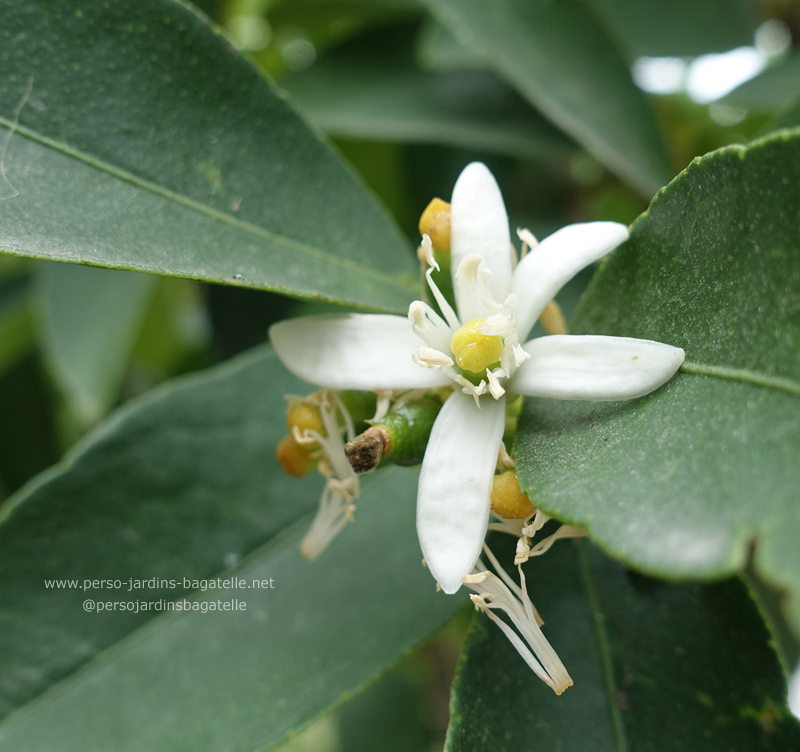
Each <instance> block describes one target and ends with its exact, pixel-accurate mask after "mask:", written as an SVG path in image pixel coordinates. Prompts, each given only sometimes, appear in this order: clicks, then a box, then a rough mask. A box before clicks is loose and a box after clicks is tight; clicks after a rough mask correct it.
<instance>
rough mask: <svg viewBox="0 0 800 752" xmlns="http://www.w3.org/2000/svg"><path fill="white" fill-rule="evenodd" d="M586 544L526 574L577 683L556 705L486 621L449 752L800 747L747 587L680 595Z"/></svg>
mask: <svg viewBox="0 0 800 752" xmlns="http://www.w3.org/2000/svg"><path fill="white" fill-rule="evenodd" d="M580 548H581V550H580V551H576V550H575V548H574V547H572V546H570V545H569V544H563V543H559V544H556V546H555V547H554V548H553V549H551V550H550V551H549V552H548V553H547V554H545V555H544V556H542V557H541V558H540V559H535V560H533V561H532V562H530V563H529V564H527V565H526V567H527V570H526V571H527V572H528V576H529V577H530V580H529V582H532V584H530V585H529V591H530V592H531V596H532V599H533V602H534V604H535V605H536V607H537V608H538V609H539V611H540V613H541V615H542V618H543V619H544V622H545V624H544V631H545V633H546V634H547V635H548V637H549V639H550V641H551V642H552V643H553V645H554V647H555V648H556V650H557V651H558V654H559V656H560V657H561V659H562V660H563V661H564V663H565V664H566V666H567V668H568V670H569V672H570V674H571V676H572V678H573V680H574V682H575V684H574V686H572V687H570V688H569V689H568V690H567V691H566V692H565V693H564V694H563V695H561V696H560V697H556V696H555V695H554V694H553V692H552V691H551V690H550V689H549V688H548V687H547V686H545V685H544V684H543V683H542V682H540V681H539V680H538V679H537V678H536V677H535V675H534V674H533V673H532V672H531V670H530V669H529V668H528V667H527V666H526V665H525V664H524V663H523V661H522V660H521V659H520V657H519V655H518V654H517V653H516V651H515V650H514V648H513V647H511V645H510V643H508V641H507V640H506V638H505V637H504V636H503V634H502V633H501V632H500V630H499V629H497V627H495V626H494V625H493V624H492V623H491V622H490V621H489V620H488V619H487V618H485V617H481V618H478V619H476V620H475V622H474V623H473V626H472V629H471V631H470V634H469V636H468V638H467V642H466V645H465V649H464V653H463V655H462V660H461V664H460V667H459V673H458V675H457V677H456V681H455V687H454V698H453V706H452V721H451V726H450V730H449V732H448V744H447V746H446V749H447V750H450V751H452V752H455V751H456V750H457V751H458V752H489V750H491V752H512V751H513V750H520V749H558V750H561V751H562V752H582V751H583V750H588V749H591V750H592V752H618V751H619V750H625V749H629V750H637V752H638V751H639V750H647V751H648V752H649V751H651V750H652V752H658V751H660V750H677V749H691V750H692V751H693V752H717V751H718V750H723V749H724V750H730V751H731V752H733V751H734V750H735V751H736V752H739V751H741V752H749V751H750V750H756V749H758V750H765V751H766V750H770V752H778V751H779V750H785V751H786V752H789V750H793V749H796V748H797V745H798V744H800V724H798V721H797V720H796V719H794V718H793V717H792V716H791V715H790V714H789V711H788V709H787V708H786V707H785V691H786V688H785V680H784V678H783V676H782V674H781V670H780V666H779V665H778V661H777V659H776V657H775V655H774V653H773V652H772V651H771V649H770V647H769V645H768V640H769V635H768V633H767V630H766V629H765V627H764V624H763V622H762V621H761V618H760V616H759V614H758V611H757V609H756V607H755V605H754V604H753V602H752V601H751V600H750V599H749V598H748V596H747V591H746V590H745V588H744V586H743V585H742V584H741V582H739V581H737V580H731V581H729V582H725V583H722V584H718V585H710V586H699V585H667V584H664V583H658V582H655V581H653V580H647V579H645V578H644V577H641V576H639V575H636V574H633V573H631V572H627V571H626V570H625V569H624V568H623V567H621V566H620V565H619V564H616V563H614V562H611V561H609V560H608V559H606V558H605V557H603V556H602V555H600V554H599V553H598V552H597V551H596V550H591V549H589V547H588V546H586V545H584V546H581V547H580ZM512 557H513V553H512V551H511V550H509V552H508V558H509V559H511V558H512Z"/></svg>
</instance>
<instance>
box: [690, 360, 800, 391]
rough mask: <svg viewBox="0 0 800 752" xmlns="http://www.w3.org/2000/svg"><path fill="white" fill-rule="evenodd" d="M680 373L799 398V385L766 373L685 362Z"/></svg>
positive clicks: (790, 380)
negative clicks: (748, 385) (750, 386)
mask: <svg viewBox="0 0 800 752" xmlns="http://www.w3.org/2000/svg"><path fill="white" fill-rule="evenodd" d="M681 371H683V372H684V373H690V374H692V375H695V376H710V377H712V378H717V379H725V380H726V381H738V382H740V383H742V384H751V385H753V386H760V387H763V388H765V389H774V390H776V391H779V392H785V393H786V394H791V395H792V396H793V397H800V383H799V382H797V381H793V380H792V379H784V378H781V377H780V376H770V375H769V374H766V373H759V372H758V371H751V370H749V369H747V368H728V367H727V366H711V365H706V364H703V363H692V362H691V361H686V362H685V363H684V364H683V365H682V366H681Z"/></svg>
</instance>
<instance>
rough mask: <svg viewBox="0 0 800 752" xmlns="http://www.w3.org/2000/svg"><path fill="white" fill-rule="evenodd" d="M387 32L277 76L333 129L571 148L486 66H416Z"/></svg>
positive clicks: (472, 143) (529, 150) (506, 149)
mask: <svg viewBox="0 0 800 752" xmlns="http://www.w3.org/2000/svg"><path fill="white" fill-rule="evenodd" d="M386 36H387V32H386V30H382V33H381V35H380V36H378V37H374V38H373V39H372V40H369V41H371V42H373V43H372V44H362V45H361V46H359V47H355V48H349V49H346V50H342V51H338V52H336V53H332V54H330V55H328V56H326V57H325V58H323V59H322V60H321V61H320V62H318V63H317V64H315V65H314V66H313V67H311V68H310V69H309V70H308V71H306V72H304V73H301V74H298V75H296V76H293V77H291V78H288V79H285V80H284V81H283V82H282V84H283V86H285V87H286V89H287V90H288V91H289V94H290V95H291V96H292V98H293V99H294V100H295V101H296V102H297V103H298V104H299V105H300V107H301V108H302V109H303V110H304V111H305V112H306V113H307V114H308V116H309V118H310V119H311V120H312V121H313V122H314V123H315V124H316V125H317V126H318V127H320V128H321V129H322V130H324V131H325V132H326V133H329V134H331V135H334V136H346V137H349V138H370V139H376V140H390V141H400V142H404V143H409V142H422V143H438V144H444V145H447V146H459V147H463V148H468V149H478V150H484V151H488V152H499V153H505V154H511V155H514V154H523V155H534V156H543V155H551V154H553V153H554V152H555V153H558V152H559V151H562V152H563V151H565V150H567V149H568V148H569V144H570V142H569V141H568V140H567V139H566V138H564V137H563V136H562V135H561V134H560V133H559V132H558V131H557V130H555V129H554V128H553V127H552V126H551V125H550V124H549V123H548V122H547V121H545V120H544V119H542V118H541V117H540V116H539V115H538V113H536V112H535V110H533V109H532V108H531V107H530V106H529V105H528V104H526V103H525V102H524V101H523V100H522V99H521V98H520V97H519V96H518V95H517V94H516V93H515V92H514V91H513V90H512V89H510V88H509V87H508V86H506V84H504V83H503V82H502V81H501V80H500V79H499V78H497V77H496V76H495V75H493V74H492V73H490V72H488V71H458V72H448V73H432V72H429V71H424V70H421V69H420V68H417V67H416V66H415V65H414V62H413V56H412V50H411V45H409V44H400V45H397V44H394V45H393V44H391V43H390V44H388V45H387V39H386ZM401 41H403V40H401ZM376 43H380V47H379V48H377V49H376V47H377V46H378V45H377V44H376ZM387 47H388V49H387ZM395 47H397V48H399V49H394V48H395Z"/></svg>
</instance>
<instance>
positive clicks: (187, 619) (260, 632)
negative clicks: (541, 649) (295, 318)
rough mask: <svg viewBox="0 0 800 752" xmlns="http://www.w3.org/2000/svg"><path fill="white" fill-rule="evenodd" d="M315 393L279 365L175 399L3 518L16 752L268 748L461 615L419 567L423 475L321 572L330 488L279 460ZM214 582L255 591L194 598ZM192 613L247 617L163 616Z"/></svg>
mask: <svg viewBox="0 0 800 752" xmlns="http://www.w3.org/2000/svg"><path fill="white" fill-rule="evenodd" d="M302 389H303V387H302V385H300V384H299V382H298V381H297V380H296V379H294V377H291V376H289V375H288V374H287V373H286V372H285V371H284V369H283V367H282V366H281V365H280V364H279V363H278V361H277V359H276V358H275V357H274V356H273V355H272V353H271V352H269V351H266V350H264V349H261V350H258V351H255V352H251V353H249V354H248V355H246V356H242V357H240V358H237V359H235V360H234V361H232V362H231V363H229V364H227V365H224V366H222V367H220V368H216V369H213V370H212V371H210V372H209V373H207V374H201V375H198V376H192V377H188V378H185V379H182V380H180V381H177V382H175V383H168V384H165V385H164V386H162V387H160V388H158V389H157V390H155V391H154V392H153V393H152V395H151V396H149V397H146V398H144V399H142V400H137V401H134V402H132V403H129V405H128V406H127V407H126V408H124V409H122V410H120V411H118V412H117V413H116V414H114V416H113V417H112V418H110V419H109V420H108V421H107V422H106V423H104V424H102V425H101V427H99V428H98V429H96V431H95V432H94V433H93V435H92V436H91V437H90V438H89V439H88V440H87V441H86V442H85V443H84V444H83V446H81V447H79V448H78V449H77V450H76V451H75V452H73V453H72V454H71V455H70V456H69V457H68V458H67V459H66V460H65V462H64V463H63V464H61V465H59V466H56V467H55V468H54V469H53V470H51V471H49V472H48V473H45V474H44V475H43V476H40V478H39V479H38V480H37V481H35V482H34V483H32V484H29V486H28V487H27V488H25V489H23V491H21V492H20V493H19V494H18V495H17V496H16V497H12V498H11V499H10V500H9V501H8V502H7V504H6V507H5V508H4V509H5V515H6V517H5V519H4V521H3V523H2V525H0V627H2V628H1V629H0V656H1V659H0V666H2V668H0V710H2V715H3V716H5V717H4V719H3V721H2V722H0V750H12V749H13V750H15V751H16V752H21V750H34V749H37V750H41V749H46V748H53V747H54V746H55V747H57V748H58V749H61V750H68V749H75V750H82V751H83V752H88V750H108V749H114V750H117V751H118V752H122V751H123V750H126V749H130V750H134V749H136V750H140V749H143V748H146V749H149V750H154V751H155V750H170V751H172V750H175V749H176V748H180V747H181V746H183V747H184V748H186V749H192V750H196V751H197V752H200V751H201V750H209V752H210V751H211V750H219V749H220V748H221V747H223V746H224V747H225V748H226V749H228V750H231V752H233V751H234V750H236V752H239V751H242V752H245V751H248V752H249V751H253V750H261V749H264V748H265V747H266V746H269V745H270V744H273V743H277V742H279V741H280V740H281V739H282V738H283V737H284V736H285V735H286V734H287V733H288V732H290V731H291V730H294V729H297V728H299V727H301V726H303V725H305V724H306V723H308V722H309V721H311V720H312V719H313V718H314V717H316V716H317V715H319V714H320V713H322V712H323V711H325V710H327V709H329V708H330V707H331V706H332V705H334V704H336V703H338V702H339V701H340V700H341V699H342V697H343V695H346V694H348V693H352V692H353V691H355V690H356V689H357V688H358V687H359V686H361V685H363V684H364V683H365V682H368V681H369V680H370V679H371V678H373V677H374V676H375V675H376V674H378V673H380V672H381V671H382V670H383V669H384V668H385V667H386V666H387V665H388V664H390V663H392V662H394V661H395V660H397V659H398V658H399V657H400V656H401V655H402V654H403V653H404V652H405V651H407V650H408V649H410V648H411V647H413V646H414V645H415V644H417V643H418V642H419V641H421V640H422V639H424V638H425V637H426V636H427V635H429V634H430V633H431V632H432V631H433V630H434V629H435V628H436V627H438V626H439V625H440V624H441V623H442V622H444V621H445V620H446V619H447V618H448V617H449V616H450V615H451V613H452V612H453V610H454V609H455V608H456V607H457V606H458V605H459V604H460V603H461V601H460V600H459V599H453V598H446V597H444V596H443V595H442V594H441V593H438V594H437V593H436V592H435V588H434V586H433V585H434V583H433V581H432V580H431V578H430V574H429V573H428V572H427V571H426V570H425V569H424V568H423V567H422V566H421V565H420V552H419V545H418V543H417V540H416V532H415V527H414V506H415V505H414V496H415V493H414V489H415V487H416V473H415V472H414V471H404V470H396V471H394V472H386V473H385V474H380V475H378V476H377V477H376V478H375V479H374V481H373V483H372V484H367V485H368V486H369V487H365V489H364V491H363V495H362V500H361V502H360V503H359V509H358V512H357V514H356V522H355V523H353V524H351V525H349V526H348V527H347V528H346V529H345V530H344V531H343V532H342V533H341V535H340V537H339V538H337V540H336V541H334V543H333V544H331V546H330V547H329V548H328V549H327V550H326V551H325V553H324V554H323V558H321V559H320V560H318V561H316V562H313V563H310V562H307V561H305V560H304V559H303V558H302V557H301V555H300V553H299V550H298V542H299V540H300V538H301V537H302V536H303V535H304V533H305V531H306V529H307V526H308V523H309V519H308V516H307V515H308V512H309V510H310V509H312V508H313V507H315V506H316V504H317V499H318V497H319V493H320V490H321V485H322V479H321V478H320V476H319V475H317V474H313V477H307V478H303V479H301V480H297V479H292V478H289V477H288V476H286V475H285V474H283V473H282V472H281V471H280V469H279V468H278V466H277V463H276V461H275V459H274V451H275V445H276V443H277V441H278V440H279V438H280V436H281V434H282V433H284V432H285V426H284V425H283V413H284V409H285V407H284V406H285V401H284V398H283V395H284V393H286V392H293V393H297V392H298V391H301V390H302ZM298 520H301V522H300V523H299V524H298V525H296V526H295V527H294V528H292V529H291V530H289V529H288V528H290V527H291V525H292V524H293V523H295V522H297V521H298ZM281 534H283V535H281ZM387 541H391V545H387ZM216 577H220V578H222V579H223V580H224V579H226V578H231V577H235V578H236V579H237V580H244V581H245V585H244V586H241V587H235V588H233V589H231V588H227V589H226V588H224V587H219V586H217V587H213V588H211V589H207V590H203V588H202V585H199V583H198V584H193V583H192V582H191V581H192V580H199V579H203V578H216ZM153 578H155V579H153ZM184 578H186V580H188V582H185V581H184ZM51 580H61V581H62V582H63V581H68V580H74V581H75V582H76V587H57V586H53V585H52V583H51V585H50V586H48V585H47V584H46V582H47V581H51ZM85 580H107V581H108V580H111V581H113V580H119V581H120V587H113V586H112V587H110V588H109V587H108V586H107V585H106V586H105V587H103V586H101V587H92V586H91V585H89V586H87V587H86V588H84V585H85V584H86V583H85V582H84V581H85ZM131 580H138V581H145V582H147V581H150V582H149V583H148V584H145V585H143V586H141V587H136V586H134V585H132V584H129V583H130V582H131ZM170 580H174V581H175V586H174V587H173V586H172V585H171V583H170V582H169V581H170ZM165 581H166V582H165ZM255 581H258V582H259V583H263V582H264V581H268V582H269V584H268V585H266V586H260V587H254V586H253V583H254V582H255ZM198 587H199V588H200V589H199V591H198ZM184 597H188V598H190V599H192V600H196V601H198V602H200V601H202V602H206V603H211V602H216V601H230V600H231V599H234V600H239V601H242V602H245V603H246V604H247V606H246V609H245V610H240V611H208V612H206V613H203V612H199V611H182V612H178V611H174V610H168V606H166V605H164V604H170V603H172V602H174V601H176V600H179V599H183V598H184ZM87 599H91V600H92V601H95V602H103V603H105V602H114V601H127V602H136V601H138V602H139V603H141V602H143V601H144V602H148V603H150V604H151V605H150V607H149V609H147V610H143V609H142V608H141V607H140V609H139V610H138V613H137V612H136V611H135V610H134V611H130V610H124V611H122V610H120V609H119V607H117V609H116V610H114V609H113V607H112V608H111V609H110V610H105V611H97V610H95V611H92V612H87V611H85V610H84V606H83V604H84V602H85V601H86V600H87ZM158 603H160V604H161V606H160V607H158V606H155V605H153V604H158ZM336 656H342V658H341V660H337V659H336ZM54 685H55V686H54ZM14 710H16V711H17V712H12V711H14ZM56 738H57V741H56Z"/></svg>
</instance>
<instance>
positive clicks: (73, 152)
mask: <svg viewBox="0 0 800 752" xmlns="http://www.w3.org/2000/svg"><path fill="white" fill-rule="evenodd" d="M12 125H13V124H12V123H11V121H9V120H6V119H5V118H3V117H0V126H2V127H4V128H7V129H8V130H11V128H12ZM14 134H15V135H18V136H23V137H25V138H27V139H29V140H30V141H34V142H36V143H39V144H42V145H43V146H47V147H49V148H51V149H53V150H55V151H58V152H60V153H61V154H64V155H66V156H68V157H71V158H73V159H76V160H78V161H80V162H83V163H84V164H86V165H89V166H90V167H94V168H95V169H97V170H100V171H101V172H105V173H106V174H108V175H111V176H113V177H115V178H117V179H118V180H121V181H123V182H126V183H130V184H131V185H135V186H136V187H137V188H141V189H143V190H146V191H149V192H151V193H154V194H156V195H157V196H161V197H162V198H165V199H168V200H169V201H173V202H174V203H177V204H179V205H181V206H185V207H186V208H188V209H191V210H193V211H196V212H198V213H200V214H205V215H206V216H208V217H211V218H212V219H215V220H217V221H219V222H224V223H226V224H228V225H231V226H232V227H235V228H237V229H239V230H242V231H244V232H248V233H250V234H252V235H257V236H259V237H261V238H264V239H265V240H269V241H270V242H272V243H276V244H278V245H282V246H285V247H288V248H292V249H294V250H296V251H299V252H300V253H305V254H307V255H309V256H312V257H314V258H317V259H321V260H323V261H326V262H327V263H330V264H335V265H338V266H341V267H344V268H345V269H351V270H353V271H354V272H357V273H358V274H360V275H364V276H369V277H373V278H375V279H379V280H380V281H381V282H382V283H383V284H386V285H390V286H392V287H395V288H397V289H399V290H403V291H405V292H411V293H412V294H415V293H417V292H418V290H417V287H416V285H415V284H414V283H411V282H405V281H403V278H402V277H400V279H398V275H396V274H387V273H385V272H380V271H378V270H376V269H370V268H369V267H365V266H362V265H361V264H359V263H357V262H355V261H350V260H349V259H343V258H340V257H338V256H335V255H332V254H329V253H326V252H325V251H323V250H321V249H319V248H315V247H314V246H310V245H307V244H305V243H302V242H300V241H298V240H293V239H292V238H288V237H286V236H285V235H278V234H277V233H274V232H271V231H270V230H267V229H265V228H263V227H259V226H258V225H254V224H252V223H250V222H245V221H243V220H241V219H238V218H236V217H231V216H230V215H228V214H225V213H224V212H221V211H219V210H217V209H213V208H211V207H210V206H206V205H205V204H201V203H200V202H199V201H194V200H193V199H190V198H187V197H186V196H182V195H180V194H179V193H174V192H173V191H170V190H169V189H167V188H163V187H162V186H160V185H157V184H155V183H151V182H150V181H148V180H144V179H143V178H140V177H137V176H136V175H133V174H131V173H129V172H127V171H125V170H122V169H120V168H118V167H115V166H113V165H110V164H108V163H106V162H103V161H101V160H99V159H95V158H94V157H91V156H89V155H88V154H84V153H83V152H81V151H78V150H77V149H73V148H72V147H70V146H67V145H66V144H63V143H60V142H59V141H54V140H53V139H50V138H48V137H47V136H43V135H41V134H39V133H36V132H35V131H32V130H30V129H28V128H26V127H25V126H22V125H18V126H17V127H16V129H15V131H14Z"/></svg>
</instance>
